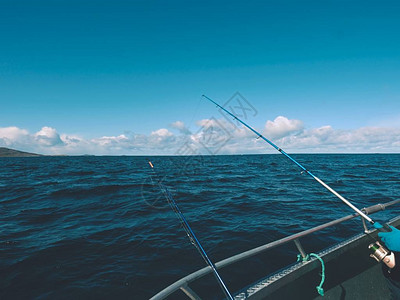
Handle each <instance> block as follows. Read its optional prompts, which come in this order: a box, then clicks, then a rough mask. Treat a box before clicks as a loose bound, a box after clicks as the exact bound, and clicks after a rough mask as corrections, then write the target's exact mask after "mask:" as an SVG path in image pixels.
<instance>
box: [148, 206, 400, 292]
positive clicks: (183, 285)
mask: <svg viewBox="0 0 400 300" xmlns="http://www.w3.org/2000/svg"><path fill="white" fill-rule="evenodd" d="M397 203H400V199H399V200H394V201H390V202H387V203H384V204H376V205H373V206H370V207H367V208H364V209H362V211H363V212H364V213H365V214H368V215H371V214H373V213H376V212H379V211H382V210H384V209H385V208H386V207H388V206H391V205H394V204H397ZM358 216H359V215H358V214H352V215H347V216H345V217H342V218H339V219H336V220H333V221H330V222H327V223H324V224H322V225H319V226H316V227H313V228H310V229H307V230H304V231H301V232H299V233H296V234H293V235H290V236H287V237H285V238H282V239H279V240H276V241H273V242H271V243H268V244H265V245H262V246H259V247H256V248H253V249H251V250H248V251H245V252H242V253H239V254H237V255H234V256H231V257H229V258H226V259H224V260H221V261H219V262H217V263H215V267H216V268H217V269H222V268H224V267H226V266H229V265H231V264H233V263H237V262H239V261H242V260H244V259H246V258H249V257H251V256H254V255H257V254H260V253H262V252H264V251H267V250H271V249H273V248H275V247H278V246H281V245H284V244H287V243H290V242H294V244H295V245H296V247H297V249H298V250H299V252H300V254H301V256H303V258H305V257H306V253H305V251H304V249H303V247H302V245H301V243H300V238H302V237H305V236H308V235H310V234H311V233H314V232H317V231H321V230H323V229H325V228H328V227H332V226H335V225H337V224H340V223H342V222H345V221H348V220H351V219H353V218H356V217H358ZM361 219H362V225H363V227H364V231H365V232H367V231H368V228H367V225H366V223H365V220H364V219H363V218H361ZM211 272H212V270H211V267H209V266H207V267H205V268H202V269H200V270H198V271H196V272H194V273H191V274H189V275H187V276H185V277H183V278H181V279H179V280H178V281H176V282H174V283H173V284H171V285H170V286H168V287H166V288H165V289H163V290H162V291H160V292H159V293H158V294H156V295H154V296H153V297H152V298H150V300H161V299H165V298H166V297H168V296H169V295H171V294H173V293H174V292H177V291H178V290H181V291H182V292H184V293H185V294H186V295H187V296H188V297H189V298H190V299H192V300H201V298H200V296H198V295H197V294H196V292H195V291H193V290H192V289H191V288H190V286H189V284H190V283H191V282H193V281H195V280H197V279H199V278H201V277H203V276H205V275H207V274H209V273H211Z"/></svg>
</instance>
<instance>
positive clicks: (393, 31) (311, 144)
mask: <svg viewBox="0 0 400 300" xmlns="http://www.w3.org/2000/svg"><path fill="white" fill-rule="evenodd" d="M399 12H400V3H399V2H397V1H380V2H376V1H94V0H93V1H88V0H86V1H75V0H69V1H63V0H56V1H40V0H39V1H8V0H1V1H0V38H1V47H0V146H7V147H13V148H18V149H21V150H27V151H37V152H41V153H46V154H83V153H94V154H132V155H136V154H139V155H141V154H142V155H145V154H176V153H177V152H179V149H181V145H184V144H187V141H190V143H191V148H195V149H196V151H199V152H202V151H205V152H206V153H207V151H208V152H210V151H209V150H210V149H208V148H207V147H204V145H203V144H204V143H201V142H200V143H199V141H200V139H201V138H202V137H203V138H204V130H203V129H204V128H208V127H210V124H214V123H212V122H211V121H213V120H214V119H215V120H217V122H218V124H214V126H213V129H214V131H215V132H214V135H215V137H216V138H217V137H218V136H219V135H220V134H223V133H224V132H225V133H226V131H225V130H222V131H221V130H219V131H218V128H217V127H218V126H222V127H224V129H228V135H229V141H227V142H226V143H225V144H224V145H222V146H221V145H218V147H216V148H215V149H213V150H212V151H211V152H212V153H213V154H214V153H221V154H222V153H228V154H231V153H232V154H234V153H268V149H267V146H264V145H263V146H261V145H260V144H259V143H258V142H257V143H255V142H254V141H253V140H252V138H251V137H250V136H248V135H247V134H245V133H243V132H242V131H241V130H242V128H240V127H232V128H230V127H229V124H225V123H224V122H225V119H224V118H223V117H222V116H221V115H220V114H219V112H218V111H217V110H216V109H215V107H214V106H213V105H210V104H209V103H207V102H206V101H204V99H202V97H201V95H202V94H206V95H208V96H209V97H211V98H213V99H215V100H217V101H220V102H221V103H222V104H223V103H226V102H227V101H228V100H229V99H230V98H231V96H232V95H233V94H235V92H240V94H241V95H243V96H244V97H245V99H247V101H248V102H249V103H251V105H252V106H253V107H254V108H255V109H256V110H257V113H256V114H255V115H254V116H252V117H251V118H249V119H248V120H247V121H248V122H249V123H251V125H252V126H254V127H256V129H258V130H259V131H262V132H263V133H265V134H266V135H267V136H268V134H269V133H270V134H271V135H272V137H274V138H276V140H275V141H276V142H277V143H280V144H281V145H283V146H286V147H287V149H288V150H290V151H292V152H400V151H399V149H400V139H399V135H400V84H399V79H400V35H399V30H400V21H399V18H398V15H399ZM277 117H283V118H284V119H282V118H280V119H279V118H278V119H277ZM213 118H214V119H213ZM204 120H211V121H210V122H206V121H204ZM218 120H219V121H218ZM268 124H269V125H268ZM228 127H229V128H228ZM278 127H279V128H278ZM271 130H272V131H271ZM208 132H210V131H208ZM276 132H280V134H278V135H275V136H274V134H275V133H276ZM321 132H323V133H321ZM219 137H221V136H219ZM222 140H224V139H223V138H222ZM220 146H221V147H220ZM204 148H206V149H204Z"/></svg>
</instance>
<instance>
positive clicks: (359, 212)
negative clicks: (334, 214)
mask: <svg viewBox="0 0 400 300" xmlns="http://www.w3.org/2000/svg"><path fill="white" fill-rule="evenodd" d="M203 97H204V98H206V99H207V100H209V101H210V102H212V103H214V104H215V105H216V106H217V107H219V108H220V109H222V110H223V111H224V112H226V113H227V114H228V115H230V116H231V117H233V118H234V119H235V120H237V121H238V122H239V123H241V124H243V125H244V126H245V127H247V128H248V129H250V130H251V131H252V132H253V133H255V134H256V135H257V136H258V138H261V139H263V140H264V141H265V142H267V143H268V144H270V145H271V146H272V147H273V148H275V149H276V150H278V151H279V152H280V153H282V154H283V155H284V156H286V157H287V158H288V159H289V160H290V161H292V162H293V163H295V164H296V165H297V166H298V167H300V169H301V170H302V172H304V173H306V174H308V175H310V176H311V177H312V178H313V179H315V180H316V181H317V182H318V183H320V184H321V185H322V186H323V187H324V188H326V189H327V190H328V191H330V192H331V193H332V194H334V195H335V196H336V197H338V198H339V199H340V200H342V201H343V203H344V204H346V205H347V206H348V207H350V208H351V209H352V210H354V211H355V212H356V213H358V214H359V215H360V216H361V217H363V218H364V219H365V220H366V221H368V222H369V223H370V224H371V225H374V224H375V223H377V224H379V223H378V222H375V221H374V220H372V219H371V218H370V217H369V216H368V215H367V214H365V213H364V212H363V211H361V210H360V209H358V208H357V207H355V206H354V205H353V204H352V203H350V201H349V200H347V199H346V198H344V197H343V196H342V195H340V194H339V193H338V192H337V191H335V190H334V189H333V188H331V187H330V186H329V185H327V184H326V183H325V182H324V181H322V180H321V179H319V178H318V177H317V176H315V175H314V174H313V173H311V172H310V171H309V170H307V169H306V168H305V167H303V165H301V164H300V163H299V162H298V161H297V160H295V159H294V158H293V157H291V156H290V155H289V154H287V153H286V152H285V151H284V150H283V149H281V148H280V147H278V146H277V145H276V144H274V143H273V142H272V141H270V140H269V139H267V138H266V137H265V136H263V135H262V134H261V133H259V132H258V131H256V130H255V129H254V128H252V127H251V126H249V125H247V124H246V123H245V122H243V121H242V120H241V119H239V118H238V117H236V116H235V115H234V114H233V113H231V112H230V111H228V110H227V109H225V108H224V107H222V106H221V105H219V104H218V103H217V102H215V101H214V100H212V99H211V98H209V97H207V96H206V95H203ZM378 230H379V231H392V229H391V228H390V227H389V225H387V224H385V223H384V224H383V226H382V227H381V228H378Z"/></svg>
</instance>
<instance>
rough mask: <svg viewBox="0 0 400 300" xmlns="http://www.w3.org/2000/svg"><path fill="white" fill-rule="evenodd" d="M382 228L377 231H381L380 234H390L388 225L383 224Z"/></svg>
mask: <svg viewBox="0 0 400 300" xmlns="http://www.w3.org/2000/svg"><path fill="white" fill-rule="evenodd" d="M382 226H383V227H381V228H379V229H378V230H379V231H381V232H391V231H392V228H390V227H389V225H388V224H386V223H384V224H383V225H382Z"/></svg>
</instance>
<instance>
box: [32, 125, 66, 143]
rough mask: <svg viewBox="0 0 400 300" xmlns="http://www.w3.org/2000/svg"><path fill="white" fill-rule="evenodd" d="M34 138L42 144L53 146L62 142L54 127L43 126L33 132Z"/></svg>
mask: <svg viewBox="0 0 400 300" xmlns="http://www.w3.org/2000/svg"><path fill="white" fill-rule="evenodd" d="M35 140H36V141H37V142H38V143H39V144H41V145H44V146H55V145H59V144H62V143H63V142H62V140H61V138H60V136H59V134H58V133H57V131H56V130H55V129H54V128H51V127H43V128H42V129H41V130H40V131H38V132H37V133H36V134H35Z"/></svg>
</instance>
